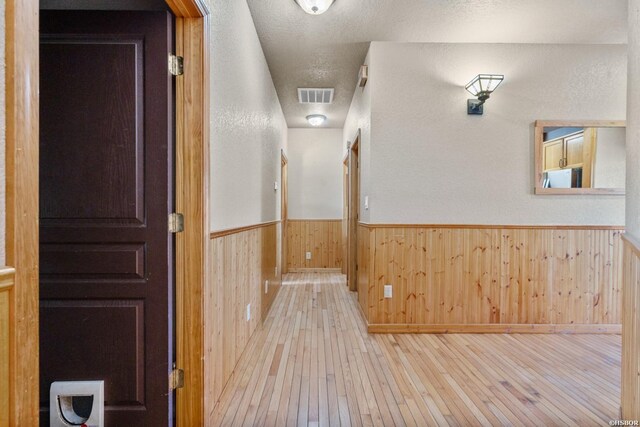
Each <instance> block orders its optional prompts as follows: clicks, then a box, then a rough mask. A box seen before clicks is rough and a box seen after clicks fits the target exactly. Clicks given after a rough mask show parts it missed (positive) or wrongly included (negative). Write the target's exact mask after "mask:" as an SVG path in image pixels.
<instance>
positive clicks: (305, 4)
mask: <svg viewBox="0 0 640 427" xmlns="http://www.w3.org/2000/svg"><path fill="white" fill-rule="evenodd" d="M295 1H296V3H298V5H299V6H300V7H301V8H302V10H304V11H305V12H307V13H308V14H309V15H321V14H323V13H325V12H326V11H327V9H329V8H330V7H331V5H332V4H333V2H334V1H335V0H295Z"/></svg>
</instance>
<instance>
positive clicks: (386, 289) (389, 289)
mask: <svg viewBox="0 0 640 427" xmlns="http://www.w3.org/2000/svg"><path fill="white" fill-rule="evenodd" d="M392 296H393V288H392V287H391V285H384V297H385V298H391V297H392Z"/></svg>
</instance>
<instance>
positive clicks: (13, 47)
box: [5, 0, 40, 425]
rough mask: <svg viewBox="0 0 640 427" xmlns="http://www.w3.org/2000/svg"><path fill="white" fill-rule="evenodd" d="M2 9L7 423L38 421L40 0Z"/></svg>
mask: <svg viewBox="0 0 640 427" xmlns="http://www.w3.org/2000/svg"><path fill="white" fill-rule="evenodd" d="M5 7H6V9H5V24H6V29H5V55H6V76H5V85H6V86H5V94H6V99H5V108H6V110H5V111H6V113H5V114H6V134H5V138H6V151H5V153H6V158H5V162H6V164H5V173H6V225H5V227H6V228H5V232H6V234H5V250H6V260H5V264H7V265H9V266H12V267H14V268H15V284H14V288H13V296H12V298H13V301H10V304H13V312H12V313H11V314H10V316H9V328H10V332H9V336H10V340H9V342H10V346H11V347H12V348H10V349H9V352H10V357H9V376H10V378H9V382H10V385H9V393H10V401H9V405H10V408H9V420H10V421H9V425H37V420H38V413H39V409H40V408H39V406H40V402H39V400H40V394H39V354H38V347H39V330H38V315H39V313H38V309H39V302H38V300H39V290H38V283H39V282H38V262H39V261H38V233H39V231H38V213H39V211H38V191H39V189H38V158H39V154H38V152H39V150H38V144H39V140H38V137H39V133H38V131H39V100H38V93H39V81H38V69H39V22H38V11H39V2H38V0H7V1H6V3H5ZM17 343H20V345H19V347H20V348H19V349H18V345H17Z"/></svg>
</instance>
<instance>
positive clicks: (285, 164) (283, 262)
mask: <svg viewBox="0 0 640 427" xmlns="http://www.w3.org/2000/svg"><path fill="white" fill-rule="evenodd" d="M288 184H289V161H288V160H287V156H285V154H284V150H281V151H280V186H281V187H282V188H281V191H280V213H281V215H280V216H281V218H282V221H280V227H281V237H280V239H281V240H280V241H281V243H280V246H281V248H282V251H281V253H280V269H281V271H280V272H281V273H282V274H286V273H288V272H289V268H288V262H287V256H288V255H287V227H288V219H289V212H288V205H289V185H288Z"/></svg>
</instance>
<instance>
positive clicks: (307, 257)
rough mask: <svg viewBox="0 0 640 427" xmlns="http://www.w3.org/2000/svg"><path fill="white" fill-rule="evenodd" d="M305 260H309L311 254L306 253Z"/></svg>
mask: <svg viewBox="0 0 640 427" xmlns="http://www.w3.org/2000/svg"><path fill="white" fill-rule="evenodd" d="M306 259H307V260H310V259H311V252H307V255H306Z"/></svg>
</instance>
